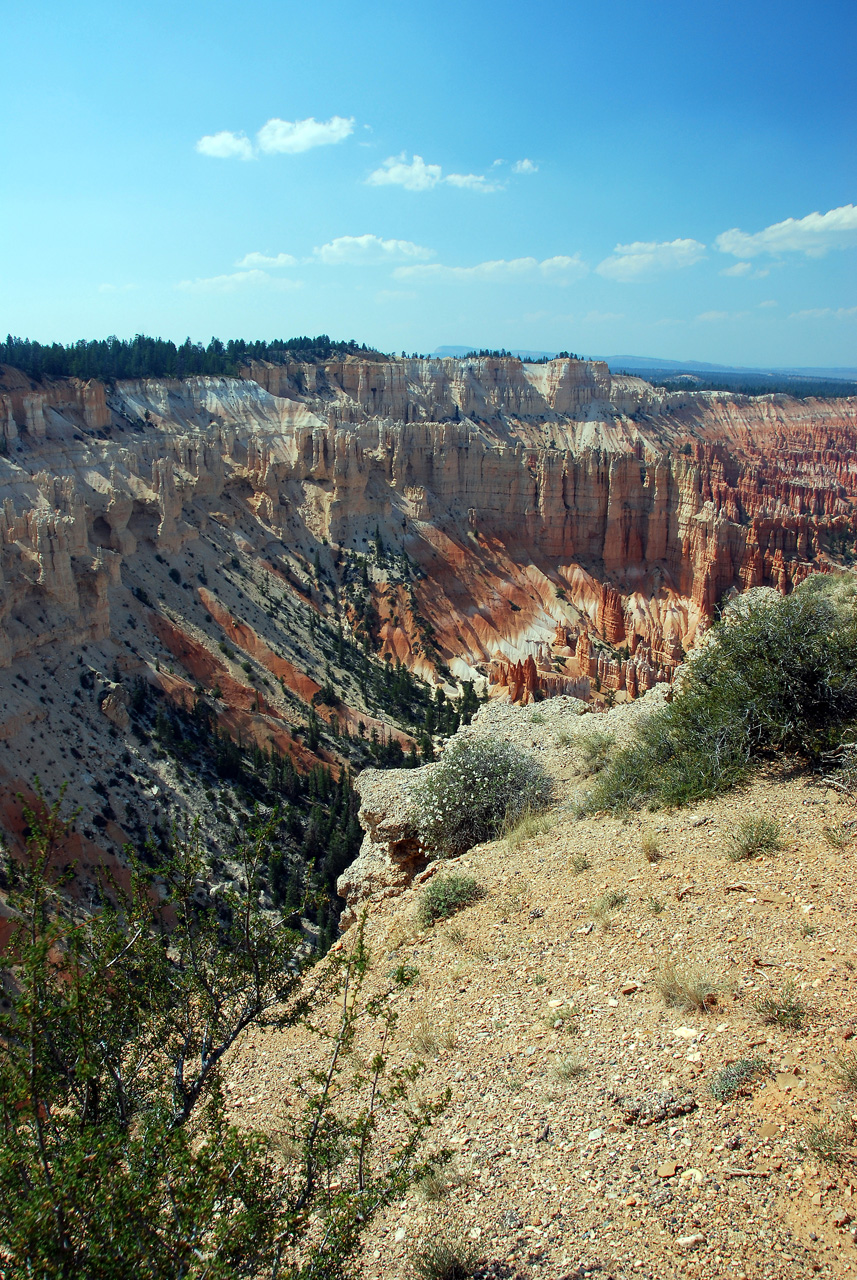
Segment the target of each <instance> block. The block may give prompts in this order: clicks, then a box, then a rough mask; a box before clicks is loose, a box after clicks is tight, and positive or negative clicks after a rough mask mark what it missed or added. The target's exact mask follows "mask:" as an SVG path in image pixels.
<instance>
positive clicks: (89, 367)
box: [0, 333, 380, 381]
mask: <svg viewBox="0 0 857 1280" xmlns="http://www.w3.org/2000/svg"><path fill="white" fill-rule="evenodd" d="M379 354H380V353H379V352H376V351H373V350H371V349H370V348H368V347H367V346H366V343H365V342H364V343H362V344H361V343H358V342H357V340H356V339H355V338H349V339H348V340H347V341H344V342H339V341H335V340H334V339H332V338H330V337H328V335H327V334H326V333H321V334H319V335H318V336H317V337H315V338H310V337H299V338H287V339H274V340H273V341H271V342H265V341H257V342H247V341H246V340H245V339H244V338H230V339H229V341H228V342H222V341H221V340H220V338H212V339H211V341H210V342H209V343H208V345H207V346H204V345H203V344H202V343H201V342H192V341H191V339H190V338H186V339H185V340H184V342H182V343H181V344H180V345H178V346H177V345H176V343H174V342H172V341H171V340H170V339H168V338H150V337H148V336H146V335H145V334H141V333H138V334H137V335H136V337H134V338H131V339H130V340H127V339H124V338H117V337H114V336H111V337H109V338H100V339H95V340H92V341H87V340H86V339H83V338H81V339H80V340H79V341H78V342H72V343H69V344H68V345H64V344H63V343H61V342H52V343H50V344H43V343H41V342H33V341H31V340H30V339H29V338H16V337H13V336H12V334H7V336H6V341H5V342H0V364H7V365H11V366H12V368H14V369H20V370H21V371H22V372H23V373H26V374H27V375H28V377H30V378H42V377H51V378H82V379H87V378H101V379H103V380H106V381H111V380H113V379H116V378H186V377H191V376H194V375H198V374H210V375H226V376H231V377H235V376H237V375H238V374H239V373H240V372H241V369H242V368H243V367H246V365H247V364H249V363H250V361H251V360H267V361H270V362H271V363H272V364H285V363H287V362H288V361H291V360H302V361H306V362H307V363H310V364H314V363H317V362H319V361H323V360H334V359H342V358H344V357H345V356H349V355H361V356H366V357H367V358H368V359H373V358H374V359H377V358H378V357H379Z"/></svg>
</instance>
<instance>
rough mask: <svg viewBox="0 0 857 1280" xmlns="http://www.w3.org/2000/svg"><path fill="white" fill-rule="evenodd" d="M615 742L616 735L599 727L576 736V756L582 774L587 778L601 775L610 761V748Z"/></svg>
mask: <svg viewBox="0 0 857 1280" xmlns="http://www.w3.org/2000/svg"><path fill="white" fill-rule="evenodd" d="M615 741H616V738H615V735H614V734H612V733H611V732H610V731H609V730H608V729H599V728H597V727H594V728H591V729H587V730H586V732H582V733H578V734H576V735H575V738H574V755H575V759H576V761H577V765H578V768H579V769H580V772H581V773H582V774H584V775H585V776H586V777H589V776H590V775H591V774H593V773H600V772H601V770H602V769H603V768H605V766H606V765H607V763H608V761H609V759H610V748H611V747H612V746H613V744H614V742H615Z"/></svg>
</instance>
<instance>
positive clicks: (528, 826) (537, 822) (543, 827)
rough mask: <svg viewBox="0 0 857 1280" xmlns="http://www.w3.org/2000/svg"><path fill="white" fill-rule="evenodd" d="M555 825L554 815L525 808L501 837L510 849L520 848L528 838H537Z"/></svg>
mask: <svg viewBox="0 0 857 1280" xmlns="http://www.w3.org/2000/svg"><path fill="white" fill-rule="evenodd" d="M555 826H556V817H555V816H554V815H552V814H550V813H535V812H533V811H532V810H531V809H527V811H526V812H525V813H523V814H522V815H521V817H520V818H518V819H517V820H516V821H515V822H513V823H512V824H511V825H509V826H508V827H507V828H506V830H505V831H504V833H503V839H504V840H505V841H506V844H507V845H508V846H509V848H510V849H513V850H516V849H520V848H521V846H522V845H524V844H526V843H527V842H528V841H529V840H537V839H538V837H539V836H544V835H547V834H548V832H549V831H552V830H553V829H554V827H555Z"/></svg>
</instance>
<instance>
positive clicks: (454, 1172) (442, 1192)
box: [416, 1165, 467, 1204]
mask: <svg viewBox="0 0 857 1280" xmlns="http://www.w3.org/2000/svg"><path fill="white" fill-rule="evenodd" d="M466 1181H467V1179H466V1177H465V1176H464V1174H463V1173H461V1172H460V1171H459V1170H458V1169H456V1168H455V1166H454V1165H442V1166H440V1167H439V1168H436V1169H431V1170H430V1171H429V1172H428V1173H427V1174H426V1175H425V1176H424V1177H422V1178H420V1179H419V1181H418V1182H417V1184H416V1186H417V1192H418V1193H419V1195H420V1196H421V1197H422V1199H423V1200H426V1201H428V1203H429V1204H437V1203H438V1202H439V1201H440V1200H445V1199H446V1197H447V1196H448V1195H449V1193H450V1191H454V1190H455V1188H456V1187H462V1186H464V1184H465V1183H466Z"/></svg>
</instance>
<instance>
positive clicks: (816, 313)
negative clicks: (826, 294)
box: [789, 307, 857, 320]
mask: <svg viewBox="0 0 857 1280" xmlns="http://www.w3.org/2000/svg"><path fill="white" fill-rule="evenodd" d="M789 319H790V320H854V319H857V307H810V308H809V310H807V311H793V312H792V313H791V315H790V316H789Z"/></svg>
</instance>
